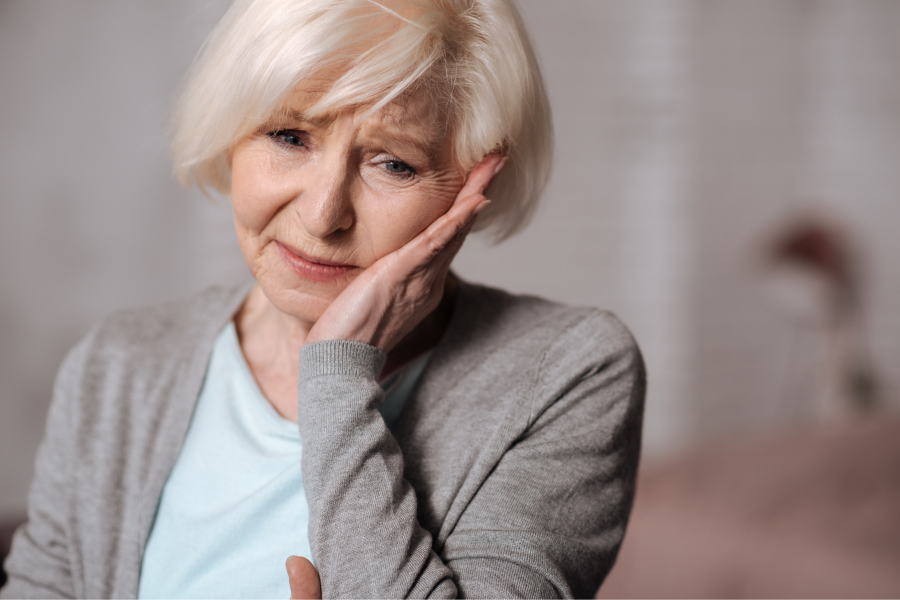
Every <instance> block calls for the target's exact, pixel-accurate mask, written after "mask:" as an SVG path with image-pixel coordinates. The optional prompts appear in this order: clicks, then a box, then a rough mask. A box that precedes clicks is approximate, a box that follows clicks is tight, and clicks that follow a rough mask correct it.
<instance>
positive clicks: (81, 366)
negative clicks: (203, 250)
mask: <svg viewBox="0 0 900 600" xmlns="http://www.w3.org/2000/svg"><path fill="white" fill-rule="evenodd" d="M246 293H247V288H246V286H242V287H241V288H237V289H219V288H216V289H210V290H207V291H205V292H203V293H202V294H200V295H198V296H196V297H194V298H193V299H191V300H188V301H184V302H180V303H174V304H169V305H165V306H160V307H155V308H145V309H141V310H129V311H123V312H119V313H117V314H115V315H113V316H111V317H109V318H107V319H106V320H104V321H103V322H102V323H100V324H99V325H98V326H97V327H95V328H94V330H93V331H92V332H91V333H90V334H89V335H88V336H87V338H86V339H84V340H83V341H82V342H81V343H80V344H79V345H78V346H76V347H75V348H74V349H73V350H72V352H71V353H70V354H69V356H68V357H67V358H66V360H65V362H64V363H63V365H62V367H61V369H60V372H59V376H58V378H57V381H56V387H55V393H54V399H53V403H52V405H51V407H50V413H49V416H48V419H47V433H46V437H45V439H44V442H43V444H42V446H41V448H40V451H39V453H38V457H37V463H36V474H35V479H34V483H33V484H32V488H31V493H30V497H29V513H28V517H29V521H28V523H27V524H26V525H24V526H23V527H22V528H21V529H20V530H19V531H18V532H17V534H16V537H15V540H14V542H13V546H12V551H11V554H10V557H9V559H8V560H7V563H6V568H7V570H8V573H9V582H8V583H7V585H6V587H5V588H4V589H3V590H2V594H0V595H2V596H3V597H50V596H66V597H72V596H75V597H89V598H91V597H93V598H102V597H123V598H124V597H134V596H135V595H136V593H137V589H138V578H139V575H140V566H141V557H142V554H143V548H144V544H145V542H146V540H147V535H148V532H149V530H150V527H151V525H152V522H153V518H154V514H155V511H156V507H157V503H158V501H159V498H160V494H161V492H162V487H163V484H164V483H165V481H166V477H167V476H168V474H169V472H170V470H171V469H172V466H173V465H174V463H175V460H176V458H177V456H178V453H179V450H180V447H181V444H182V442H183V440H184V438H185V435H186V432H187V428H188V424H189V422H190V419H191V414H192V411H193V408H194V404H195V402H196V400H197V396H198V393H199V391H200V387H201V385H202V382H203V378H204V375H205V371H206V366H207V362H208V360H209V356H210V352H211V350H212V346H213V341H214V340H215V337H216V335H217V333H218V332H219V331H220V330H221V328H222V327H223V325H224V324H225V323H226V322H227V320H228V319H230V318H231V317H232V315H233V314H234V312H235V311H236V310H237V308H238V307H239V306H240V303H241V302H242V300H243V298H244V296H245V295H246ZM384 358H385V357H384V354H383V353H381V352H380V351H379V350H377V349H376V348H373V347H371V346H367V345H365V344H359V343H355V342H337V341H335V342H321V343H318V344H312V345H310V346H305V347H304V348H303V349H302V351H301V356H300V378H299V428H300V434H301V437H302V440H303V445H304V452H303V459H302V460H303V464H302V468H303V480H304V486H305V487H306V490H307V497H308V501H309V510H310V528H309V536H310V545H311V548H312V551H313V555H314V558H315V563H316V566H317V567H318V569H319V573H320V576H321V579H322V591H323V594H324V595H325V597H398V598H399V597H406V596H412V597H424V596H435V597H448V598H449V597H456V596H488V597H514V596H526V597H553V596H575V597H589V596H593V594H594V592H595V591H596V589H597V587H598V586H599V585H600V583H601V582H602V580H603V578H604V577H605V575H606V573H607V572H608V571H609V569H610V568H611V567H612V564H613V561H614V560H615V556H616V552H617V551H618V548H619V544H620V543H621V540H622V537H623V535H624V533H625V525H626V522H627V520H628V514H629V510H630V508H631V502H632V498H633V495H634V482H635V475H636V471H637V464H638V456H639V452H640V432H641V417H642V410H643V399H644V388H645V385H644V370H643V364H642V361H641V356H640V353H639V351H638V349H637V346H636V345H635V343H634V340H633V339H632V337H631V335H630V334H629V333H628V331H627V330H626V329H625V327H624V326H623V325H622V324H621V323H620V322H619V321H618V320H617V319H616V318H615V317H613V316H612V315H610V314H609V313H606V312H602V311H599V310H595V309H586V308H570V307H565V306H561V305H558V304H553V303H550V302H547V301H544V300H540V299H538V298H533V297H519V296H512V295H509V294H506V293H504V292H501V291H498V290H494V289H490V288H485V287H480V286H474V285H470V284H462V285H461V286H460V290H459V295H458V297H457V301H456V306H455V309H454V314H453V316H452V319H451V322H450V324H449V326H448V329H447V332H446V333H445V335H444V336H443V338H442V340H441V342H440V344H439V345H438V347H437V349H436V350H435V353H434V354H433V356H432V358H431V361H430V363H429V365H428V367H427V369H426V371H425V373H424V374H423V376H422V379H421V380H420V382H419V384H418V386H417V388H416V390H415V391H414V393H413V395H412V397H411V398H410V400H409V403H408V404H407V406H406V408H405V410H404V413H403V414H402V416H401V418H400V420H399V422H398V423H397V424H396V426H395V428H394V430H393V431H389V430H388V429H387V428H386V427H385V425H384V421H383V420H382V419H381V417H380V416H379V413H378V411H377V407H378V405H379V403H380V402H381V401H382V399H383V392H382V391H381V387H380V386H379V385H378V383H377V377H378V374H379V373H380V371H381V367H382V364H383V361H384Z"/></svg>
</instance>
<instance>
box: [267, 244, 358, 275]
mask: <svg viewBox="0 0 900 600" xmlns="http://www.w3.org/2000/svg"><path fill="white" fill-rule="evenodd" d="M275 246H276V247H277V248H278V252H279V254H281V257H282V258H283V259H284V262H286V263H287V264H288V266H289V267H290V268H291V269H292V270H293V271H294V272H295V273H297V275H300V276H301V277H304V278H306V279H309V280H311V281H317V282H320V283H326V282H329V281H334V280H335V279H340V278H341V277H346V276H347V275H349V274H350V273H352V272H353V271H355V270H356V269H358V268H359V267H357V266H356V265H348V264H343V263H339V262H335V261H331V260H326V259H324V258H317V257H314V256H309V255H307V254H304V253H302V252H300V251H299V250H296V249H294V248H290V247H288V246H285V245H284V244H282V243H281V242H277V241H276V242H275Z"/></svg>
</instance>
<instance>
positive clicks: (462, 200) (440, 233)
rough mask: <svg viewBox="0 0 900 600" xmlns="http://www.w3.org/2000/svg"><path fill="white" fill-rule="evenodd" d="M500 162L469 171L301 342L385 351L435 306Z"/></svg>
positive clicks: (490, 159) (490, 160)
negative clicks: (445, 203) (445, 201)
mask: <svg viewBox="0 0 900 600" xmlns="http://www.w3.org/2000/svg"><path fill="white" fill-rule="evenodd" d="M505 163H506V159H505V157H503V155H501V154H491V155H489V156H487V157H486V158H485V159H484V160H482V161H481V162H480V163H479V164H478V165H477V166H476V167H475V168H474V169H472V171H471V172H470V173H469V176H468V178H467V179H466V183H465V184H464V185H463V187H462V189H461V190H460V191H459V194H457V196H456V200H455V201H454V202H453V205H452V206H451V207H450V210H449V211H447V213H446V214H444V215H443V216H441V217H439V218H438V219H437V220H436V221H435V222H434V223H432V224H431V225H430V226H429V227H428V228H426V229H425V231H423V232H422V233H420V234H419V235H417V236H416V237H415V238H413V239H412V240H410V241H409V242H408V243H407V244H405V245H404V246H402V247H401V248H399V249H398V250H396V251H394V252H392V253H390V254H388V255H386V256H384V257H382V258H381V259H379V260H377V261H376V262H375V263H374V264H373V265H372V266H371V267H369V268H368V269H366V270H365V271H364V272H363V273H362V274H361V275H360V276H359V277H357V278H356V279H355V280H354V281H353V282H352V283H351V284H350V285H348V286H347V288H346V289H345V290H344V291H343V292H341V294H340V295H339V296H338V297H337V298H335V300H334V302H332V303H331V305H330V306H329V307H328V309H327V310H326V311H325V312H324V313H323V314H322V316H321V318H320V319H319V320H318V321H317V322H316V324H315V325H314V326H313V327H312V329H311V330H310V331H309V334H308V335H307V337H306V343H314V342H319V341H325V340H348V341H356V342H363V343H365V344H370V345H372V346H375V347H377V348H379V349H380V350H381V351H383V352H385V353H388V352H390V351H391V349H392V348H394V346H395V345H396V344H397V342H399V341H400V340H401V339H403V337H404V336H405V335H406V334H407V333H409V332H410V331H412V329H413V328H414V327H415V326H416V325H418V324H419V323H420V322H421V321H422V319H424V318H425V317H426V316H427V315H428V314H429V313H431V312H432V311H433V310H434V309H435V308H436V307H437V305H438V303H439V302H440V300H441V297H442V295H443V291H444V280H445V279H446V276H447V272H448V271H449V269H450V263H451V262H452V261H453V257H454V256H456V253H457V252H458V251H459V249H460V248H461V247H462V244H463V241H465V238H466V235H468V233H469V231H470V229H471V228H472V225H473V224H474V222H475V216H476V215H477V214H478V213H479V212H480V211H481V210H482V209H484V207H485V206H487V204H488V203H489V201H488V200H487V199H486V198H485V197H484V190H485V189H486V188H487V186H488V184H489V183H490V182H491V179H492V178H493V177H494V176H495V175H496V174H497V173H499V172H500V170H501V169H502V168H503V166H504V165H505Z"/></svg>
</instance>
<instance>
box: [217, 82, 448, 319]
mask: <svg viewBox="0 0 900 600" xmlns="http://www.w3.org/2000/svg"><path fill="white" fill-rule="evenodd" d="M314 100H315V96H314V95H312V94H303V93H297V94H295V95H294V97H293V99H292V102H291V106H290V112H291V114H292V115H293V116H291V117H288V119H287V120H284V121H279V123H278V125H277V126H272V127H269V128H265V129H263V130H261V131H259V132H258V133H256V134H254V135H252V136H249V137H247V138H245V139H243V140H242V141H240V142H239V143H238V144H237V145H236V146H235V148H234V150H233V151H232V155H231V168H232V185H231V193H232V203H233V206H234V220H235V229H236V230H237V237H238V242H239V244H240V247H241V251H242V252H243V254H244V258H245V259H246V261H247V264H248V265H249V266H250V270H251V272H252V273H253V276H254V277H255V278H256V280H257V282H258V283H259V285H260V287H261V288H262V291H263V292H264V293H265V295H266V297H267V298H268V299H269V300H270V301H271V302H272V303H273V304H274V305H275V306H276V307H277V308H278V309H279V310H281V311H282V312H284V313H287V314H289V315H292V316H295V317H297V318H299V319H301V320H302V321H305V322H308V323H310V324H312V323H314V322H315V321H316V320H318V318H319V317H320V316H321V314H322V312H323V311H324V310H325V309H326V308H327V307H328V305H329V304H330V303H331V301H332V300H333V299H334V298H335V297H337V295H338V294H340V293H341V291H342V290H343V289H344V288H345V287H347V285H348V284H349V283H350V282H351V281H352V280H353V279H354V278H355V277H357V276H358V275H359V273H360V272H361V271H362V270H363V269H365V268H367V267H369V266H370V265H372V263H374V262H375V261H376V260H378V259H379V258H381V257H383V256H385V255H386V254H389V253H390V252H392V251H394V250H396V249H398V248H400V247H401V246H402V245H404V244H405V243H406V242H408V241H409V240H411V239H412V238H413V237H415V236H416V235H417V234H418V233H419V232H421V231H422V230H424V229H425V228H426V227H427V226H428V225H430V224H431V223H432V222H433V221H434V220H435V219H437V218H438V217H439V216H441V215H442V214H444V213H445V212H447V210H448V209H449V208H450V206H451V205H452V204H453V201H454V200H455V198H456V195H457V193H458V192H459V190H460V189H461V188H462V185H463V183H464V182H465V176H466V174H465V173H464V172H463V171H461V170H460V169H459V168H457V167H456V166H455V165H453V164H452V161H451V158H450V150H449V144H448V142H447V136H446V132H445V130H444V127H443V123H442V122H440V119H438V118H436V117H435V116H434V115H433V114H432V111H431V110H430V109H429V105H428V103H426V102H418V101H415V100H411V101H397V102H395V103H392V104H391V105H389V106H388V107H386V108H385V109H384V110H381V111H379V112H376V113H374V114H373V115H371V116H369V117H368V118H364V113H365V111H358V112H346V113H340V114H337V115H330V116H328V117H327V118H322V119H315V120H307V119H305V118H304V117H303V110H304V108H305V107H307V106H310V104H311V102H312V101H314Z"/></svg>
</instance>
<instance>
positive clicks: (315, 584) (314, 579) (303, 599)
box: [284, 556, 322, 600]
mask: <svg viewBox="0 0 900 600" xmlns="http://www.w3.org/2000/svg"><path fill="white" fill-rule="evenodd" d="M284 566H285V567H286V568H287V573H288V582H289V583H290V585H291V600H322V585H321V583H320V582H319V572H318V571H317V570H316V568H315V567H314V566H313V564H312V563H311V562H309V560H307V559H305V558H303V557H302V556H291V557H289V558H288V559H287V562H285V564H284Z"/></svg>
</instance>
